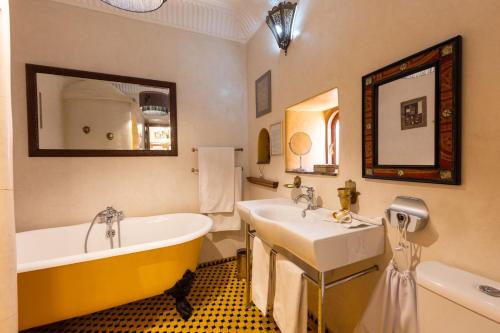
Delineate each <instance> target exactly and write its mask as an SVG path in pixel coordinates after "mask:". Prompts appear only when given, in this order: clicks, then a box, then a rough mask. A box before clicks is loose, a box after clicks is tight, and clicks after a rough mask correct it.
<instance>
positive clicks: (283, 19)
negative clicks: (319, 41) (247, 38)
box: [266, 1, 297, 55]
mask: <svg viewBox="0 0 500 333" xmlns="http://www.w3.org/2000/svg"><path fill="white" fill-rule="evenodd" d="M296 8H297V4H296V3H292V2H288V1H284V2H280V3H279V4H278V5H277V6H275V7H273V9H271V10H270V11H269V12H268V14H267V17H266V23H267V25H268V26H269V28H270V29H271V31H272V32H273V35H274V38H276V42H277V43H278V46H279V48H280V49H282V50H284V51H285V55H286V53H287V50H288V46H289V45H290V41H291V40H292V32H293V31H292V28H293V19H294V17H295V9H296Z"/></svg>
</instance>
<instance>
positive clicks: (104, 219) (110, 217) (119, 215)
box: [97, 207, 123, 248]
mask: <svg viewBox="0 0 500 333" xmlns="http://www.w3.org/2000/svg"><path fill="white" fill-rule="evenodd" d="M98 216H99V218H100V221H99V222H97V223H99V224H102V223H106V233H105V236H106V238H109V240H110V243H111V248H113V247H114V246H113V238H114V237H115V235H116V231H115V230H114V229H113V221H115V220H116V222H117V225H118V229H120V221H121V220H123V211H117V210H116V209H114V208H113V207H106V209H105V210H103V211H101V212H100V213H99V214H98ZM118 232H119V230H118ZM118 242H119V244H118V247H120V246H121V244H120V243H121V239H120V237H118Z"/></svg>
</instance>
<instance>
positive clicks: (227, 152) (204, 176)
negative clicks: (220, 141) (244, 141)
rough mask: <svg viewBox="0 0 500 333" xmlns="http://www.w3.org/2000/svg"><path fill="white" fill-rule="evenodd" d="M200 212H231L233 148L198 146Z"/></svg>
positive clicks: (232, 205) (232, 203)
mask: <svg viewBox="0 0 500 333" xmlns="http://www.w3.org/2000/svg"><path fill="white" fill-rule="evenodd" d="M198 169H199V172H200V174H199V187H198V192H199V199H200V213H232V212H233V209H234V148H229V147H199V148H198Z"/></svg>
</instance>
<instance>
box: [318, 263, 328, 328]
mask: <svg viewBox="0 0 500 333" xmlns="http://www.w3.org/2000/svg"><path fill="white" fill-rule="evenodd" d="M324 305H325V273H324V272H319V274H318V333H325V327H326V326H325V310H324Z"/></svg>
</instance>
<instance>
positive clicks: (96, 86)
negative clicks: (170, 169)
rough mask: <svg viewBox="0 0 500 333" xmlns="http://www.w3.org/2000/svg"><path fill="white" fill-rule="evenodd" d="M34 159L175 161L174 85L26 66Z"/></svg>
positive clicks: (31, 153)
mask: <svg viewBox="0 0 500 333" xmlns="http://www.w3.org/2000/svg"><path fill="white" fill-rule="evenodd" d="M26 74H27V97H28V125H29V152H30V156H176V155H177V121H176V119H177V118H176V89H175V88H176V86H175V83H172V82H164V81H155V80H148V79H140V78H132V77H123V76H117V75H110V74H102V73H92V72H83V71H76V70H69V69H63V68H54V67H46V66H38V65H30V64H28V65H26Z"/></svg>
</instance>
